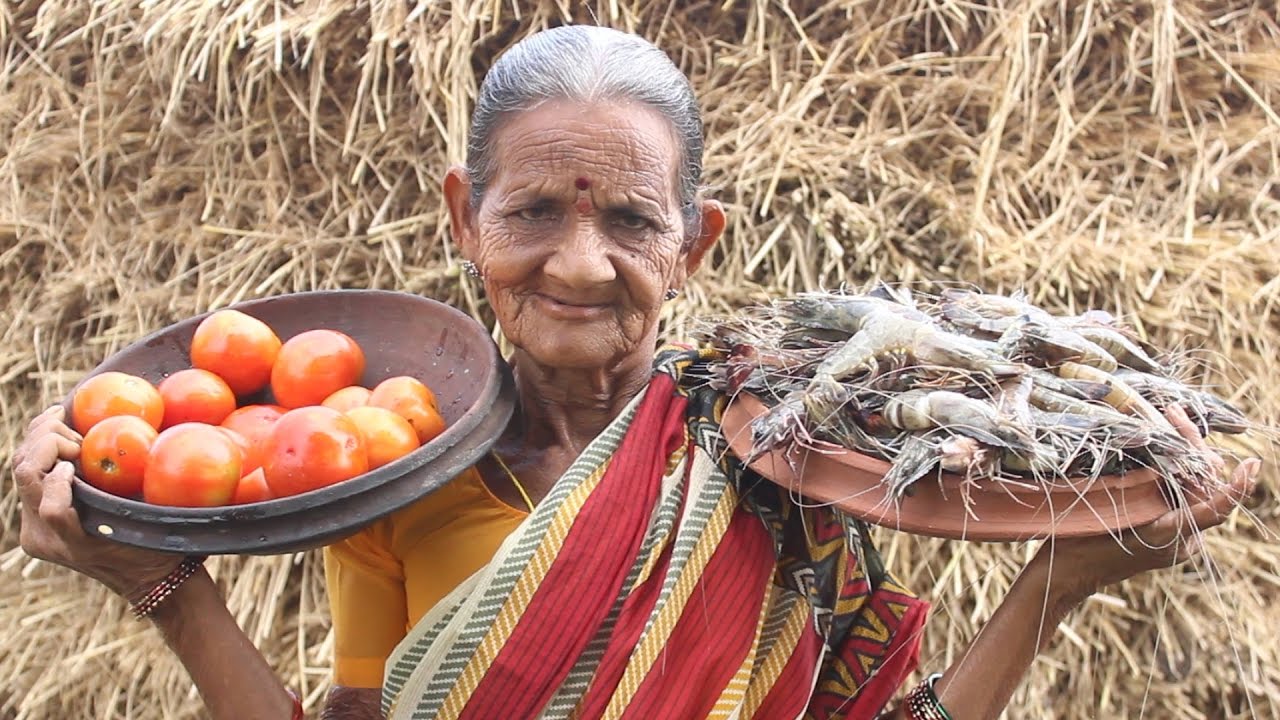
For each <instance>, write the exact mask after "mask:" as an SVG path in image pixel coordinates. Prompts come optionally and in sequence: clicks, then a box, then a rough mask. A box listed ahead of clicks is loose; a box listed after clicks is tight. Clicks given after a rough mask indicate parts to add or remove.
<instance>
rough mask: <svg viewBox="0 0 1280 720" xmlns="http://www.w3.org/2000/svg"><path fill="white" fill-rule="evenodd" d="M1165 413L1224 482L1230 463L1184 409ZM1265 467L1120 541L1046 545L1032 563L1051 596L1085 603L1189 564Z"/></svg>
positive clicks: (1251, 467)
mask: <svg viewBox="0 0 1280 720" xmlns="http://www.w3.org/2000/svg"><path fill="white" fill-rule="evenodd" d="M1165 414H1166V416H1167V417H1168V418H1169V422H1171V423H1172V424H1173V426H1174V427H1175V428H1177V429H1178V432H1179V433H1181V434H1182V435H1183V437H1185V438H1187V440H1188V441H1189V442H1191V443H1192V445H1194V446H1195V447H1196V449H1197V450H1199V451H1200V452H1202V453H1204V454H1205V456H1206V457H1207V458H1209V461H1210V462H1212V463H1214V464H1215V465H1217V468H1216V469H1217V470H1218V472H1216V473H1215V475H1216V476H1218V477H1221V475H1222V469H1223V468H1224V467H1225V462H1224V461H1223V459H1222V457H1221V456H1220V455H1218V454H1217V453H1216V452H1214V451H1213V450H1212V449H1211V448H1209V446H1208V445H1207V444H1206V443H1205V441H1204V439H1203V438H1202V437H1200V433H1199V432H1198V431H1197V430H1196V428H1195V426H1194V425H1193V424H1192V423H1191V421H1190V419H1188V418H1187V415H1186V413H1185V412H1183V410H1182V408H1180V407H1177V406H1176V405H1175V406H1170V409H1169V410H1167V411H1166V413H1165ZM1261 465H1262V462H1261V461H1260V460H1257V459H1249V460H1245V461H1244V462H1242V463H1240V465H1239V466H1237V467H1236V469H1235V471H1234V472H1233V473H1232V476H1231V481H1230V482H1229V483H1225V484H1223V485H1221V486H1219V487H1217V488H1215V489H1214V490H1213V491H1212V492H1211V493H1209V494H1207V495H1204V494H1201V495H1199V496H1195V495H1193V494H1191V493H1188V494H1187V497H1188V504H1187V505H1185V506H1183V507H1179V508H1175V509H1173V510H1170V511H1169V512H1168V513H1165V515H1163V516H1162V517H1160V518H1159V519H1157V520H1156V521H1155V522H1152V523H1151V524H1149V525H1145V526H1143V527H1141V528H1135V529H1132V530H1128V531H1126V532H1124V533H1123V534H1121V536H1120V537H1115V536H1112V535H1100V536H1096V537H1085V538H1069V539H1058V540H1053V541H1050V542H1046V543H1045V544H1044V546H1043V547H1042V548H1041V549H1040V551H1039V553H1038V555H1037V557H1036V559H1035V561H1033V562H1038V563H1042V564H1044V565H1045V569H1046V570H1047V572H1048V578H1049V583H1050V590H1051V592H1053V593H1054V594H1055V595H1056V596H1057V597H1059V598H1063V599H1065V600H1068V601H1070V602H1081V601H1083V600H1084V599H1085V598H1087V597H1088V596H1089V595H1091V594H1093V593H1094V592H1096V591H1097V590H1099V589H1100V588H1102V587H1104V586H1107V585H1111V584H1113V583H1117V582H1119V581H1121V580H1124V579H1126V578H1130V577H1133V576H1135V575H1138V574H1141V573H1144V572H1147V571H1150V570H1157V569H1160V568H1168V567H1173V566H1174V565H1177V564H1179V563H1182V562H1185V561H1187V560H1189V559H1190V558H1191V557H1193V556H1195V555H1196V554H1197V553H1198V552H1199V551H1200V549H1201V547H1202V542H1203V540H1202V533H1203V532H1204V531H1205V530H1207V529H1209V528H1212V527H1214V526H1216V525H1220V524H1221V523H1222V522H1223V521H1224V520H1226V519H1227V517H1228V516H1229V515H1230V514H1231V511H1232V510H1233V509H1235V507H1236V506H1237V505H1238V504H1239V503H1240V501H1241V500H1243V499H1244V498H1246V497H1248V496H1249V495H1250V494H1251V493H1252V492H1253V488H1254V485H1255V484H1256V482H1257V476H1258V469H1259V468H1260V467H1261ZM1175 482H1176V481H1175Z"/></svg>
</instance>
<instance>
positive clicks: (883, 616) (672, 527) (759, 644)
mask: <svg viewBox="0 0 1280 720" xmlns="http://www.w3.org/2000/svg"><path fill="white" fill-rule="evenodd" d="M710 357H711V355H710V354H709V353H707V352H705V351H691V350H684V349H679V348H672V349H665V350H664V351H662V352H661V353H659V355H658V359H657V364H656V372H655V373H654V376H653V379H652V381H651V383H650V385H649V386H648V387H647V389H646V390H645V391H644V392H643V393H641V394H640V395H639V396H638V397H636V398H635V399H634V400H633V401H632V403H631V404H630V405H629V406H628V407H627V409H626V410H625V411H624V412H623V413H622V414H621V415H620V416H619V417H618V418H617V419H616V420H615V421H614V422H613V423H612V424H611V425H610V426H609V427H608V428H607V429H606V430H605V431H604V432H603V433H601V435H600V436H599V437H598V438H596V440H595V441H594V442H593V443H592V444H591V445H590V446H589V447H588V448H587V449H586V450H585V451H584V452H583V453H582V455H581V456H580V457H579V458H578V460H577V461H575V463H574V464H573V465H572V466H571V467H570V468H569V469H568V470H567V471H566V472H565V474H564V475H563V477H561V478H560V479H559V480H558V481H557V483H556V484H555V486H554V487H553V488H552V490H551V492H550V493H549V494H548V495H547V497H546V498H545V499H544V500H543V501H542V502H541V503H540V504H539V505H538V507H537V509H536V510H535V511H534V513H533V514H532V515H530V517H529V518H528V519H527V520H526V521H525V522H524V524H523V525H521V527H520V528H519V529H518V530H517V531H516V532H515V533H513V534H512V535H511V536H510V537H509V538H508V539H507V541H506V542H505V543H504V544H503V545H502V547H501V548H500V549H499V550H498V552H497V554H496V555H495V556H494V558H493V560H492V561H491V562H490V563H489V565H487V566H486V567H485V568H484V569H482V570H480V571H479V572H477V573H476V574H475V575H474V576H472V577H471V578H470V579H469V580H467V581H466V582H465V583H463V584H462V585H461V586H460V587H458V588H457V589H456V590H455V591H454V592H453V593H452V594H451V595H449V596H448V597H446V598H445V599H444V600H442V601H441V602H440V603H438V604H437V606H436V607H434V608H433V609H432V610H431V611H430V612H428V613H427V615H426V616H425V617H423V619H422V620H421V621H420V622H419V623H418V624H417V625H416V626H415V627H414V628H413V629H412V631H411V632H410V634H409V635H408V636H407V637H406V638H405V640H404V641H403V642H402V643H401V644H400V646H399V647H398V648H397V649H396V651H395V653H394V654H393V655H392V657H391V658H390V659H389V661H388V663H387V671H386V677H385V682H384V686H383V711H384V713H385V714H386V715H387V716H388V717H389V718H392V720H409V719H410V718H413V719H423V720H425V719H427V718H479V719H485V720H488V719H490V718H549V719H559V718H565V719H569V718H575V719H576V718H583V719H595V718H645V719H654V718H672V719H673V720H674V719H680V720H683V719H685V718H739V719H742V720H746V719H748V718H766V719H769V720H773V719H775V718H874V717H876V716H877V715H878V714H879V713H880V712H881V711H882V710H883V708H884V707H885V705H886V704H887V703H888V701H889V700H890V698H891V697H892V695H893V694H894V693H895V691H896V690H897V688H898V687H899V685H901V684H902V682H903V680H904V679H905V677H906V675H907V674H908V673H910V672H911V671H912V670H913V669H914V668H915V666H916V663H917V658H918V652H919V635H920V631H921V629H922V626H923V624H924V620H925V616H926V613H927V605H926V604H925V603H923V602H922V601H920V600H919V599H917V598H916V597H915V596H913V595H912V594H911V593H909V592H908V591H907V590H905V589H904V588H902V587H900V586H899V585H898V584H897V583H896V582H895V581H894V580H893V579H892V578H891V577H890V576H889V575H888V574H887V573H886V572H885V571H884V568H883V567H882V566H881V565H880V563H879V559H878V555H877V554H876V552H875V549H874V548H873V547H872V546H871V544H870V542H869V540H868V538H867V536H866V534H865V529H866V528H865V527H864V526H863V525H862V524H861V523H859V522H858V521H855V520H853V519H851V518H848V517H845V516H843V515H841V514H840V513H837V512H835V511H833V510H831V509H830V508H825V507H801V506H799V505H797V504H796V503H795V502H794V498H790V497H789V496H788V495H787V493H786V492H785V491H783V490H781V489H779V488H778V487H777V486H775V485H773V484H772V483H769V482H767V481H764V480H762V479H760V478H759V477H758V476H754V475H753V474H752V473H750V471H745V470H744V469H743V468H742V466H741V465H740V464H739V463H737V462H735V461H734V460H733V458H732V457H731V456H728V454H727V452H726V448H725V443H724V439H723V436H722V435H721V433H720V429H719V423H718V418H719V416H720V412H721V410H722V408H723V403H724V398H723V397H722V396H720V395H719V394H717V393H716V392H715V391H713V390H712V389H710V388H709V387H707V385H706V383H705V382H704V381H703V380H702V379H700V378H699V369H700V368H705V361H706V360H708V359H709V358H710Z"/></svg>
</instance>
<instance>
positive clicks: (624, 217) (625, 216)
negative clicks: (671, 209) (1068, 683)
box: [613, 213, 649, 230]
mask: <svg viewBox="0 0 1280 720" xmlns="http://www.w3.org/2000/svg"><path fill="white" fill-rule="evenodd" d="M613 221H614V222H615V223H617V224H618V225H619V226H620V227H622V228H623V229H626V230H644V229H645V228H647V227H649V221H648V220H646V219H645V218H643V217H641V216H639V215H636V214H633V213H621V214H619V215H618V216H617V217H615V218H614V220H613Z"/></svg>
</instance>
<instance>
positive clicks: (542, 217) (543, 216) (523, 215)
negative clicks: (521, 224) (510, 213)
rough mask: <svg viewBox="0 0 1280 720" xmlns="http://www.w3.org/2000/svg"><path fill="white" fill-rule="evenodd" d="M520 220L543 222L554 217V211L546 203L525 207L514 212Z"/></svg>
mask: <svg viewBox="0 0 1280 720" xmlns="http://www.w3.org/2000/svg"><path fill="white" fill-rule="evenodd" d="M516 215H518V216H519V217H520V219H521V220H527V221H529V222H544V221H547V220H551V219H553V218H554V217H555V212H554V211H553V210H552V209H551V208H549V207H547V206H546V205H534V206H533V207H527V208H524V209H523V210H520V211H519V212H517V213H516Z"/></svg>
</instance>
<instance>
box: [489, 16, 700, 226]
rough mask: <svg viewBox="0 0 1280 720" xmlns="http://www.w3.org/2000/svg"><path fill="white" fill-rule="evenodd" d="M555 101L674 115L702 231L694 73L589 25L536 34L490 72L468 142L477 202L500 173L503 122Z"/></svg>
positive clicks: (689, 210) (691, 218)
mask: <svg viewBox="0 0 1280 720" xmlns="http://www.w3.org/2000/svg"><path fill="white" fill-rule="evenodd" d="M548 100H576V101H583V102H600V101H606V100H615V101H616V100H620V101H627V102H638V103H643V104H644V105H647V106H649V107H651V108H653V109H654V110H656V111H657V112H659V113H660V114H661V115H662V116H663V117H665V118H666V119H667V120H669V121H670V122H671V125H672V128H673V129H674V130H675V132H676V136H677V138H678V139H679V142H680V152H681V158H680V176H679V185H680V187H679V191H680V207H681V215H682V217H683V219H684V224H685V233H686V236H692V235H694V234H696V233H697V230H698V221H699V219H700V214H699V212H698V207H697V202H696V201H697V195H698V184H699V182H700V181H701V178H702V149H703V135H702V116H701V113H700V112H699V110H698V101H697V98H696V97H695V96H694V94H693V88H692V87H691V86H690V84H689V79H688V78H687V77H685V75H684V73H683V72H681V71H680V69H679V68H677V67H676V66H675V64H674V63H672V62H671V59H670V58H669V57H667V55H666V54H665V53H663V52H662V51H661V50H659V49H658V48H657V47H656V46H654V45H653V44H652V43H650V42H649V41H647V40H645V39H644V38H641V37H638V36H636V35H631V34H628V33H624V32H620V31H617V30H613V29H610V28H604V27H595V26H589V25H567V26H563V27H557V28H552V29H550V30H544V31H542V32H539V33H535V34H533V35H530V36H529V37H527V38H525V39H524V40H522V41H520V42H519V43H517V44H516V45H514V46H512V47H511V48H510V49H509V50H507V51H506V52H505V53H503V55H502V56H501V57H499V58H498V60H497V62H495V63H494V64H493V67H492V68H490V70H489V72H488V73H487V74H486V75H485V78H484V82H483V83H482V84H481V86H480V94H479V97H477V98H476V107H475V110H474V111H473V113H472V115H471V130H470V139H469V141H468V143H467V171H468V173H469V174H470V177H471V200H472V203H473V204H476V205H478V204H479V202H480V200H481V198H482V197H483V196H484V191H485V188H486V187H487V185H488V183H489V181H490V180H491V179H492V178H493V172H494V169H495V167H494V157H493V155H494V153H493V150H494V148H493V147H492V143H491V141H492V139H493V135H494V133H495V132H496V131H497V129H498V126H499V125H500V124H501V122H502V120H503V119H504V118H506V117H507V116H509V115H511V114H513V113H518V112H524V111H528V110H532V109H533V108H535V107H537V106H538V105H540V104H541V103H543V102H546V101H548Z"/></svg>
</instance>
